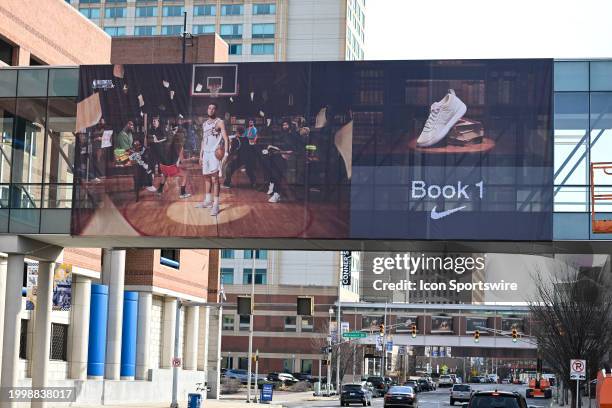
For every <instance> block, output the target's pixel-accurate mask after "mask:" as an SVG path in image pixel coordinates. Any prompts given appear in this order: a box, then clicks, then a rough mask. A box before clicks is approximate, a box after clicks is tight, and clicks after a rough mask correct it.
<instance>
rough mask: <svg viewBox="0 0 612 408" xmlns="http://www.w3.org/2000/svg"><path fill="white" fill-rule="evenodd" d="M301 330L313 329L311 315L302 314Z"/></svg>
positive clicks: (310, 330) (308, 330)
mask: <svg viewBox="0 0 612 408" xmlns="http://www.w3.org/2000/svg"><path fill="white" fill-rule="evenodd" d="M302 331H303V332H312V331H313V317H312V316H307V317H304V316H302Z"/></svg>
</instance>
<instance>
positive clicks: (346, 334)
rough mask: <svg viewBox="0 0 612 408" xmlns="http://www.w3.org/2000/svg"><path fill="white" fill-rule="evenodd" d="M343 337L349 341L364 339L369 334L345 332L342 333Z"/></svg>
mask: <svg viewBox="0 0 612 408" xmlns="http://www.w3.org/2000/svg"><path fill="white" fill-rule="evenodd" d="M342 337H346V338H347V339H363V338H365V337H368V334H367V333H365V332H358V331H355V332H344V333H342Z"/></svg>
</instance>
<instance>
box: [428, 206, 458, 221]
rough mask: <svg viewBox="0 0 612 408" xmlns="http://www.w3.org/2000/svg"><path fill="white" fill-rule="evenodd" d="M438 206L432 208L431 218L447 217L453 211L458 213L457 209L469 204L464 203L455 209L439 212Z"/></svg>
mask: <svg viewBox="0 0 612 408" xmlns="http://www.w3.org/2000/svg"><path fill="white" fill-rule="evenodd" d="M436 207H437V206H434V208H432V209H431V219H432V220H439V219H440V218H444V217H447V216H449V215H451V214H453V213H456V212H457V211H461V210H463V209H464V208H465V207H467V205H462V206H461V207H457V208H453V209H450V210H446V211H442V212H437V211H436Z"/></svg>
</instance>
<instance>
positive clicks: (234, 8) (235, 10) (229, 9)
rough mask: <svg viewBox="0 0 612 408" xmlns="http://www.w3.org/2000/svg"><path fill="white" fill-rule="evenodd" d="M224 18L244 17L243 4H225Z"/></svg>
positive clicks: (223, 7)
mask: <svg viewBox="0 0 612 408" xmlns="http://www.w3.org/2000/svg"><path fill="white" fill-rule="evenodd" d="M221 15H222V16H240V15H242V4H224V5H222V6H221Z"/></svg>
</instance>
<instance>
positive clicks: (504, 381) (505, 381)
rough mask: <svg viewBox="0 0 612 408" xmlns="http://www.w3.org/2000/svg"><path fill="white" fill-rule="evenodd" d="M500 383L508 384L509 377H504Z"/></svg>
mask: <svg viewBox="0 0 612 408" xmlns="http://www.w3.org/2000/svg"><path fill="white" fill-rule="evenodd" d="M501 383H502V384H510V379H509V378H504V379H503V380H502V382H501Z"/></svg>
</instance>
